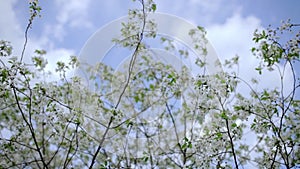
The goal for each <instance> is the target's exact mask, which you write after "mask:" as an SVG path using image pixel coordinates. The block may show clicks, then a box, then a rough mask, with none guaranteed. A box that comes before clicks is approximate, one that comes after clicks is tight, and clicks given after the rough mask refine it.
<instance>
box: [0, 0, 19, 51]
mask: <svg viewBox="0 0 300 169" xmlns="http://www.w3.org/2000/svg"><path fill="white" fill-rule="evenodd" d="M16 3H17V0H12V1H0V11H1V12H0V37H1V40H7V41H10V42H11V43H12V45H13V47H14V53H13V54H14V55H19V54H20V53H21V48H22V45H23V43H24V38H23V35H24V33H23V32H22V29H21V27H20V25H19V23H18V20H17V16H16V14H15V13H14V12H13V10H14V9H13V6H14V5H15V4H16Z"/></svg>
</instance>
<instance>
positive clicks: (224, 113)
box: [221, 111, 228, 120]
mask: <svg viewBox="0 0 300 169" xmlns="http://www.w3.org/2000/svg"><path fill="white" fill-rule="evenodd" d="M221 118H222V119H224V120H228V116H227V115H226V112H225V111H223V112H222V113H221Z"/></svg>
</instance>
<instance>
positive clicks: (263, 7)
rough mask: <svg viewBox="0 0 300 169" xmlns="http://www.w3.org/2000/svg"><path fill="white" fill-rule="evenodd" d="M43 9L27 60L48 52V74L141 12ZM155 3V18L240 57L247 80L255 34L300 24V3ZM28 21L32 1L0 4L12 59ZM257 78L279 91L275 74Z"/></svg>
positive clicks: (79, 2) (54, 3)
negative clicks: (109, 27) (168, 18)
mask: <svg viewBox="0 0 300 169" xmlns="http://www.w3.org/2000/svg"><path fill="white" fill-rule="evenodd" d="M40 3H41V6H42V12H41V15H42V17H41V18H37V19H36V20H35V21H34V23H33V29H31V30H30V32H29V36H30V40H29V44H28V48H27V52H26V54H27V55H28V56H32V54H33V51H34V49H45V50H47V52H48V54H47V60H48V62H49V66H48V69H53V68H54V65H55V62H56V61H58V60H66V59H67V58H68V57H69V56H70V55H79V52H80V50H81V48H82V47H83V45H84V44H85V42H86V41H87V40H88V38H89V37H90V36H92V35H93V33H95V32H96V31H97V30H98V29H99V28H100V27H102V26H104V25H105V24H107V23H109V22H111V21H113V20H115V19H118V18H119V17H122V16H124V15H126V14H127V10H128V9H129V8H131V7H138V6H139V4H138V3H133V2H132V0H40ZM156 3H157V12H163V13H168V14H172V15H176V16H179V17H182V18H184V19H186V20H187V21H189V22H191V23H193V24H195V25H200V26H203V27H205V28H206V29H207V32H208V39H209V41H210V43H211V44H212V45H213V46H214V48H215V50H216V52H217V54H218V57H219V58H220V60H221V61H224V59H229V58H231V57H233V56H235V55H236V54H237V55H239V56H240V58H241V59H240V68H239V72H240V76H242V77H243V78H244V79H246V80H250V78H251V77H253V76H257V74H256V71H254V70H253V68H254V67H255V66H257V65H258V61H257V59H255V58H254V57H253V56H252V54H251V52H250V48H251V47H253V45H254V43H253V42H252V40H251V39H252V35H253V32H254V30H255V29H256V28H259V29H261V28H266V27H267V26H268V25H269V24H271V25H274V26H278V25H280V21H281V20H287V19H288V18H290V19H291V20H292V22H293V23H300V10H299V6H300V1H299V0H285V1H283V0H157V1H156ZM28 17H29V15H28V0H0V39H3V40H8V41H11V42H12V45H13V46H14V55H20V54H21V49H22V47H23V46H22V45H23V43H24V30H25V28H26V25H27V22H28ZM27 59H28V58H27ZM258 78H259V79H260V80H261V82H262V83H261V88H265V87H270V86H272V87H274V86H278V82H279V78H278V74H276V73H266V74H264V75H263V76H259V77H258ZM291 81H292V77H291V74H288V73H287V76H286V78H285V84H291ZM244 89H245V88H243V87H242V90H244Z"/></svg>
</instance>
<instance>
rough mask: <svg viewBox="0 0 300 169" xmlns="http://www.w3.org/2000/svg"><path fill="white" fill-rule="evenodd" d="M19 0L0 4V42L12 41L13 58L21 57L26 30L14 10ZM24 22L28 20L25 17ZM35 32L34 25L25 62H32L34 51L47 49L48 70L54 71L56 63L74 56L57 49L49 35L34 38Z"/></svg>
mask: <svg viewBox="0 0 300 169" xmlns="http://www.w3.org/2000/svg"><path fill="white" fill-rule="evenodd" d="M16 3H17V0H12V1H1V2H0V11H1V13H0V38H1V39H0V40H7V41H10V42H11V44H12V46H13V56H20V55H21V52H22V49H23V45H24V40H25V39H24V31H25V30H24V29H25V28H24V29H22V28H21V26H20V25H21V24H20V23H19V20H18V19H17V17H18V16H17V15H16V12H15V11H16V9H14V7H15V6H14V5H16ZM24 20H27V19H26V18H25V17H24ZM32 31H34V23H33V29H30V30H29V35H28V36H29V39H28V44H27V47H26V52H25V55H24V61H25V62H30V61H31V57H32V56H33V55H34V50H36V49H46V50H47V53H48V54H47V55H46V57H47V58H46V59H47V60H48V62H49V65H48V67H47V69H49V70H50V69H52V70H53V69H54V66H55V63H56V61H58V60H62V61H66V60H67V59H68V57H69V56H70V55H74V53H75V52H74V51H73V50H69V49H64V48H57V47H55V45H53V44H54V42H52V41H50V40H49V37H48V36H47V35H43V36H42V37H38V38H32V37H31V36H30V35H31V32H32Z"/></svg>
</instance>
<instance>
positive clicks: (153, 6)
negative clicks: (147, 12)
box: [151, 4, 156, 12]
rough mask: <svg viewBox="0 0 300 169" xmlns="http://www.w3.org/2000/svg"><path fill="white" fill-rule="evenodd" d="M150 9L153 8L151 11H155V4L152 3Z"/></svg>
mask: <svg viewBox="0 0 300 169" xmlns="http://www.w3.org/2000/svg"><path fill="white" fill-rule="evenodd" d="M151 9H152V10H153V12H155V11H156V4H152V6H151Z"/></svg>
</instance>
